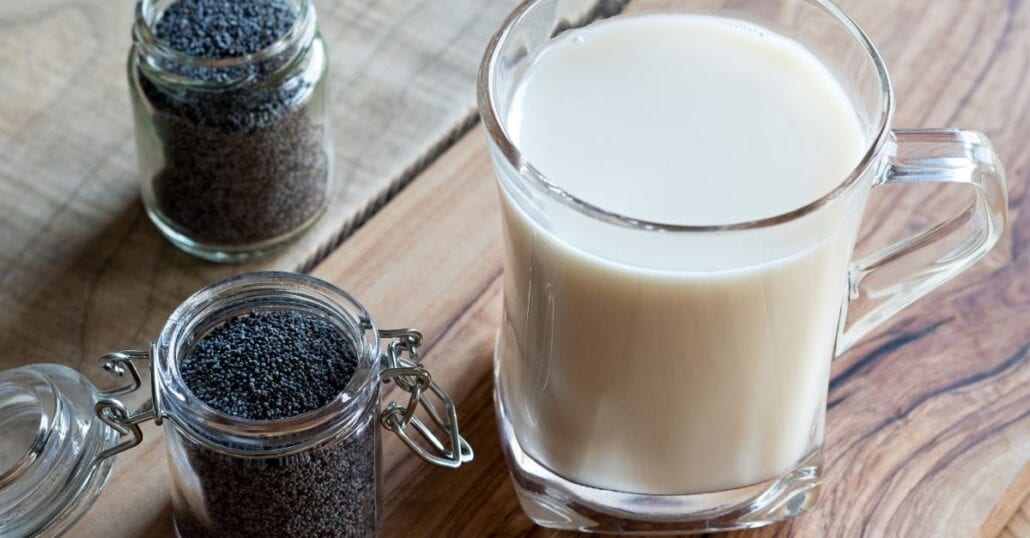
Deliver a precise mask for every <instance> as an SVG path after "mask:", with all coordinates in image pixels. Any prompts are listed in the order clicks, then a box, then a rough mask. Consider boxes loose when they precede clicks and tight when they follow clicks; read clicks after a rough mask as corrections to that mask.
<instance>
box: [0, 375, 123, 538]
mask: <svg viewBox="0 0 1030 538" xmlns="http://www.w3.org/2000/svg"><path fill="white" fill-rule="evenodd" d="M105 397H106V394H105V393H102V392H100V391H98V390H97V388H96V387H95V386H94V385H93V384H92V383H91V382H90V381H89V380H88V379H86V378H85V377H84V376H83V375H82V374H80V373H79V372H77V371H75V370H73V369H71V368H69V367H67V366H61V365H57V364H34V365H31V366H23V367H21V368H15V369H13V370H5V371H0V535H3V536H29V535H42V536H54V535H57V534H60V533H61V532H62V531H64V530H65V529H67V528H68V527H69V526H71V524H72V523H74V522H75V521H76V520H77V519H78V518H79V517H80V516H81V515H82V514H83V513H85V511H86V510H87V509H88V508H89V507H90V505H91V504H93V501H94V500H96V498H97V495H99V494H100V491H101V490H102V489H103V487H104V484H105V483H106V482H107V479H108V477H109V476H110V474H111V467H112V465H113V463H114V458H108V457H105V456H106V454H104V451H105V450H107V449H109V448H111V447H113V446H115V445H116V444H117V442H118V438H119V434H118V431H116V430H115V429H114V428H112V427H110V426H108V425H107V424H105V423H104V422H103V421H102V420H101V419H99V418H98V416H97V414H96V411H95V409H96V405H97V403H98V402H100V401H101V400H103V399H104V398H105Z"/></svg>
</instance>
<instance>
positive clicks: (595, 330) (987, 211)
mask: <svg viewBox="0 0 1030 538" xmlns="http://www.w3.org/2000/svg"><path fill="white" fill-rule="evenodd" d="M599 5H600V6H601V7H600V8H598V6H599ZM624 5H625V2H601V3H600V4H598V2H596V1H594V0H533V1H527V2H524V3H523V4H521V5H520V6H519V7H518V8H517V9H516V10H515V12H513V13H512V14H511V16H510V17H509V18H508V19H507V21H506V22H505V23H504V25H503V27H502V28H501V29H500V31H498V33H497V34H496V35H495V36H494V38H493V40H492V41H491V42H490V44H489V46H488V48H487V51H486V56H485V58H484V60H483V64H482V67H481V70H480V78H479V107H480V113H481V116H482V118H483V122H484V125H485V127H486V131H487V136H488V142H489V148H490V152H491V157H492V159H493V164H494V169H495V172H496V174H497V179H498V187H499V191H500V199H501V207H502V221H503V224H504V239H505V256H506V257H505V284H504V320H503V324H502V326H501V328H500V330H499V335H498V341H497V347H496V350H495V358H494V361H495V402H496V408H497V418H498V422H499V425H500V430H501V436H502V447H503V449H504V451H505V455H506V458H507V461H508V464H509V467H510V470H511V474H512V477H513V481H514V485H515V489H516V492H517V494H518V497H519V501H520V503H521V504H522V507H523V509H524V510H525V512H526V513H527V514H528V515H529V516H530V517H531V518H532V519H533V520H534V521H535V522H536V523H538V524H540V525H543V526H547V527H556V528H565V529H577V530H585V531H600V532H706V531H712V530H726V529H736V528H748V527H756V526H760V525H764V524H768V523H771V522H775V521H779V520H782V519H786V518H789V517H793V516H796V515H799V514H802V513H804V512H805V511H806V510H808V509H809V508H811V507H812V506H813V505H814V503H815V501H816V499H817V498H818V494H819V482H820V476H821V465H822V460H821V446H822V442H823V431H824V422H825V408H826V395H827V389H828V382H829V368H830V361H831V360H832V358H833V357H835V356H837V355H839V354H840V353H842V352H844V351H845V350H847V349H848V348H849V347H850V346H851V345H852V344H854V343H855V342H856V341H857V340H858V339H859V338H861V337H862V336H863V335H865V334H866V333H868V332H869V331H870V330H871V329H873V328H874V327H876V326H877V325H879V324H880V323H882V322H883V321H884V320H886V319H887V318H889V317H890V316H892V315H894V314H895V313H897V312H898V311H899V310H901V309H902V308H904V307H905V306H907V305H908V304H910V303H911V302H913V301H915V300H916V299H918V298H919V297H921V296H923V295H925V294H926V293H928V292H929V291H931V290H932V289H934V288H935V287H937V286H939V285H940V284H942V283H944V282H945V281H947V280H948V279H950V278H952V277H954V276H955V275H957V274H959V273H960V272H962V271H963V270H964V269H966V268H967V267H969V266H970V265H971V264H973V263H974V262H975V261H977V260H978V259H979V258H981V257H982V256H983V255H984V254H985V253H986V252H987V251H988V250H990V248H991V247H992V246H993V245H994V243H995V242H996V241H997V240H998V237H999V235H1000V234H1001V232H1002V229H1003V227H1004V224H1005V219H1006V207H1007V199H1006V196H1007V195H1006V188H1005V180H1004V172H1003V170H1002V167H1001V164H1000V163H999V162H998V158H997V156H996V154H995V152H994V149H993V148H992V147H991V144H990V142H989V141H988V140H987V139H986V138H985V137H984V136H983V135H981V134H979V133H975V132H970V131H962V130H957V129H922V130H908V129H895V128H894V127H893V125H892V117H893V111H894V96H893V92H892V89H891V85H890V80H889V78H888V75H887V71H886V69H885V67H884V65H883V61H882V59H881V58H880V56H879V54H878V53H877V51H876V49H875V48H874V47H873V45H872V44H871V43H870V41H869V39H868V38H867V37H866V35H865V34H864V33H863V32H862V31H861V30H860V29H859V28H858V26H857V25H856V24H855V23H854V22H853V21H852V20H851V19H849V18H848V17H847V15H845V14H844V13H843V12H842V11H841V10H840V9H839V8H838V7H837V6H835V5H834V4H832V3H831V2H829V1H826V0H772V1H770V0H727V1H712V0H653V1H649V0H641V1H635V2H632V3H630V5H629V8H627V9H626V10H625V11H624V12H623V14H625V13H627V12H632V14H640V13H647V12H673V13H699V14H713V15H717V16H721V17H728V18H734V19H739V20H742V21H745V22H747V23H751V24H756V25H758V26H761V27H765V28H768V29H771V30H773V31H775V32H777V33H779V34H782V35H786V36H789V37H790V38H792V39H794V40H796V41H798V42H800V43H801V44H802V45H803V46H804V47H805V48H807V49H808V50H810V51H811V52H813V53H814V54H815V55H816V56H817V57H818V58H819V59H820V60H821V61H822V62H823V63H824V64H825V65H826V66H827V67H828V68H829V70H830V71H831V72H832V73H833V75H834V77H835V78H837V79H838V81H839V82H840V84H841V86H842V87H843V88H844V89H845V91H846V92H847V93H848V95H849V97H850V99H851V100H852V102H853V105H854V109H855V110H856V112H857V113H858V114H859V116H860V120H861V125H862V127H863V130H864V136H865V140H866V141H867V144H868V145H867V148H866V151H865V153H864V156H863V158H862V160H861V162H860V163H859V165H858V166H857V167H856V168H855V169H854V170H853V171H852V172H851V173H850V174H849V175H848V176H847V177H843V178H841V180H840V182H839V184H838V185H837V186H836V187H835V188H834V189H833V190H832V191H831V192H828V193H826V194H825V195H824V196H822V197H821V198H820V199H818V200H816V201H814V202H812V203H810V204H808V205H805V206H803V207H800V208H797V209H795V210H793V211H789V212H787V213H784V214H780V215H777V216H774V217H770V218H766V219H762V220H757V221H751V222H740V223H735V224H729V225H723V224H720V225H710V226H708V225H690V226H687V225H678V224H667V223H661V222H647V221H642V220H640V219H636V218H631V217H628V216H625V215H620V214H617V213H613V212H610V211H606V210H604V209H601V208H599V207H596V206H594V205H592V204H591V203H590V201H588V200H582V199H579V198H577V197H575V196H574V195H572V194H570V193H568V192H566V191H564V190H563V189H562V188H561V187H559V186H558V185H557V184H556V183H558V182H555V181H552V180H551V178H548V177H546V176H545V175H543V174H541V173H540V171H539V170H537V169H536V168H535V167H534V166H533V163H531V162H529V161H527V160H526V159H525V158H524V156H523V155H522V153H521V152H520V149H519V147H518V146H517V145H516V144H515V143H514V142H513V140H512V137H511V136H510V133H509V131H508V128H507V125H506V122H507V118H508V111H509V107H510V105H511V104H512V99H513V93H514V90H515V88H516V86H517V84H518V83H519V81H520V78H521V77H522V75H523V74H524V73H526V70H527V68H528V67H529V66H530V65H531V63H532V61H533V60H534V59H535V58H536V57H537V55H538V53H539V52H540V51H541V50H542V49H543V48H545V47H547V46H548V44H549V43H551V42H552V41H553V40H554V39H556V38H557V37H558V36H560V35H561V34H562V33H563V32H565V31H567V30H569V29H571V28H577V27H582V26H584V25H585V24H588V23H587V22H586V21H590V20H596V19H597V18H598V15H599V14H600V15H606V13H603V12H602V13H599V9H600V10H601V11H603V10H604V9H606V8H622V7H624ZM623 14H620V15H618V16H623ZM912 183H959V184H964V185H965V186H967V187H968V189H966V190H967V192H968V193H969V195H970V200H971V201H970V203H969V205H968V206H967V207H966V208H965V209H964V210H962V211H961V212H959V213H957V214H954V215H941V219H940V223H939V224H937V225H935V226H932V227H930V228H928V229H926V230H925V231H923V232H921V233H918V234H916V235H913V236H911V237H909V238H907V239H904V240H902V241H900V242H897V243H895V244H892V245H888V246H886V247H883V248H881V249H880V250H878V251H876V252H874V253H873V254H871V255H868V256H866V257H863V258H860V259H853V258H854V256H853V249H854V244H855V241H856V237H857V235H858V230H859V225H860V221H861V218H862V213H863V210H864V208H865V203H866V199H867V197H868V194H869V192H870V190H871V189H872V188H883V189H894V188H898V186H899V185H900V184H912ZM920 188H925V189H927V190H928V191H929V190H931V189H933V187H932V186H925V187H920ZM569 229H576V230H578V233H576V234H575V235H574V236H573V235H572V234H569V233H567V231H568V230H569ZM584 230H587V232H586V233H584V232H583V231H584ZM594 232H596V233H594ZM590 238H603V240H602V239H597V240H592V239H590ZM627 244H632V245H633V247H634V248H633V249H631V250H629V249H624V248H620V245H627ZM646 251H651V252H657V253H662V252H681V253H682V252H687V253H692V252H705V253H707V252H718V253H719V255H718V256H697V257H693V256H661V255H657V256H651V257H647V258H646V259H643V258H640V257H639V256H638V255H637V253H639V252H646ZM755 268H758V269H755ZM656 274H658V275H661V276H660V278H661V279H663V283H662V290H663V291H662V293H661V294H657V295H658V297H657V298H656V296H655V294H650V295H651V296H649V297H644V295H647V294H645V293H641V292H640V290H641V289H643V288H642V285H641V282H643V281H644V280H647V279H650V280H652V281H653V280H654V279H656V278H659V277H656V276H654V275H656ZM698 279H701V280H700V281H701V282H704V283H705V291H704V293H703V294H698V293H696V290H697V289H698V286H697V282H699V280H698ZM705 279H708V280H705ZM651 284H653V282H650V283H648V284H647V285H648V286H650V285H651ZM626 290H631V291H626ZM684 290H687V291H684ZM689 290H695V292H690V291H689ZM699 295H703V297H702V298H700V299H699V298H698V296H699ZM752 299H753V300H755V301H761V304H762V308H760V309H758V308H738V307H735V306H732V305H734V304H743V303H746V302H747V301H749V300H752ZM727 305H729V306H727ZM670 312H678V315H684V312H686V314H685V315H686V316H687V318H688V319H689V323H685V324H684V325H683V326H682V327H675V328H674V330H666V329H668V328H669V327H670V324H669V322H668V316H669V315H670ZM657 327H660V328H661V329H662V330H656V328H657ZM726 327H731V328H732V330H728V329H726ZM719 331H723V332H722V333H721V334H724V335H725V336H726V338H724V340H718V339H713V338H712V336H711V335H712V334H713V333H716V332H719ZM701 341H704V342H705V346H706V351H705V352H698V351H696V350H695V351H692V349H693V348H694V347H695V346H696V344H697V342H701ZM712 342H715V344H713V343H712ZM719 342H724V343H719ZM720 346H721V347H723V348H726V349H720ZM730 348H732V349H730ZM706 354H707V355H706ZM716 359H718V360H716ZM630 365H631V366H630Z"/></svg>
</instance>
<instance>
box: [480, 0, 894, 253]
mask: <svg viewBox="0 0 1030 538" xmlns="http://www.w3.org/2000/svg"><path fill="white" fill-rule="evenodd" d="M545 1H548V0H526V1H524V2H522V3H521V4H519V6H518V7H517V8H515V10H514V11H513V12H512V13H511V14H510V15H508V18H507V19H505V21H504V23H503V24H502V25H501V28H500V29H499V30H498V31H497V33H495V34H494V36H493V37H492V38H491V39H490V42H489V44H487V47H486V53H485V54H484V56H483V60H482V63H481V64H480V67H479V76H478V81H477V88H476V95H477V100H478V102H479V115H480V117H481V118H482V121H483V125H484V127H485V128H486V132H487V136H488V138H489V139H490V142H491V143H492V144H493V145H494V146H495V147H496V148H497V149H498V150H499V151H500V153H501V155H502V156H503V158H504V159H505V161H506V162H507V164H509V165H510V166H512V167H514V168H515V169H517V170H518V171H519V174H520V176H521V177H522V178H524V181H523V183H526V184H528V185H529V186H530V187H531V188H532V189H533V190H534V191H536V192H539V193H542V194H543V195H544V196H546V197H548V198H550V199H552V200H554V201H557V202H558V203H560V204H562V205H564V206H566V207H569V208H571V209H573V210H574V211H576V212H578V213H580V214H583V215H585V216H587V217H590V218H592V219H596V220H599V221H602V222H606V223H609V224H614V225H617V226H621V227H624V228H631V229H636V230H643V231H658V232H708V233H711V232H728V231H740V230H752V229H759V228H769V227H773V226H776V225H778V224H783V223H786V222H791V221H794V220H797V219H799V218H801V217H803V216H805V215H807V214H809V213H812V212H813V211H815V210H817V209H819V208H821V207H823V206H824V205H827V204H829V203H830V202H832V201H833V200H835V199H837V198H840V197H841V196H843V195H844V194H846V193H847V192H849V191H850V190H851V189H852V187H854V186H855V185H856V184H857V183H858V182H859V181H858V180H859V179H860V178H861V177H862V176H863V175H864V174H865V172H866V170H867V169H868V168H869V167H870V166H871V165H873V164H874V163H875V161H876V159H877V156H878V155H879V154H880V152H881V150H882V149H883V147H884V146H885V145H886V143H887V140H888V138H889V137H888V135H889V133H890V125H891V123H892V119H893V116H894V91H893V88H892V86H891V81H890V76H889V75H888V73H887V68H886V66H885V65H884V62H883V58H882V57H881V56H880V53H879V51H877V50H876V47H875V46H874V45H873V43H872V41H871V40H870V39H869V37H868V36H867V35H866V34H865V32H864V31H862V29H861V28H860V27H859V26H858V24H857V23H856V22H855V21H854V20H853V19H852V18H851V17H849V16H848V15H847V14H846V13H845V12H844V11H843V10H841V9H840V8H839V7H838V6H837V5H836V4H834V3H833V2H832V1H830V0H806V1H807V2H809V3H811V4H815V5H816V6H818V7H820V8H821V9H822V10H823V11H825V12H826V13H828V14H829V15H831V16H832V17H833V18H834V19H836V20H837V22H838V23H839V24H841V25H842V26H843V27H844V28H845V29H846V30H847V32H848V33H849V34H850V35H851V37H852V38H853V39H854V40H855V41H856V42H858V43H859V44H860V45H861V47H862V49H863V50H864V51H865V52H866V57H867V59H869V60H870V61H871V62H872V64H873V66H874V68H875V71H876V76H877V78H878V79H879V82H880V90H881V99H882V101H881V105H882V106H881V112H880V116H879V118H878V123H877V127H876V135H875V136H874V137H873V138H872V141H871V142H870V143H869V146H868V147H867V148H866V151H865V152H864V154H863V156H862V159H861V160H860V161H859V162H858V164H857V165H856V166H855V167H854V169H852V171H851V172H850V173H849V174H848V176H847V177H846V178H845V179H844V180H843V181H842V182H841V183H839V184H838V185H837V186H836V187H834V188H833V189H832V190H830V191H829V192H828V193H826V194H824V195H823V196H821V197H820V198H819V199H817V200H815V201H813V202H809V203H808V204H806V205H804V206H801V207H799V208H796V209H792V210H790V211H787V212H784V213H780V214H778V215H774V216H771V217H766V218H762V219H757V220H751V221H744V222H734V223H730V224H718V225H692V224H674V223H666V222H656V221H649V220H645V219H639V218H635V217H631V216H627V215H623V214H620V213H617V212H614V211H609V210H607V209H603V208H601V207H599V206H597V205H594V204H592V203H590V202H587V201H585V200H583V199H582V198H579V197H577V196H575V195H573V194H572V193H570V192H568V191H566V190H565V189H563V188H561V187H560V186H558V185H557V184H556V183H554V182H553V181H551V180H550V179H548V178H547V176H545V175H544V174H543V173H542V172H540V170H538V169H537V168H536V167H535V166H534V165H533V164H532V163H530V162H529V160H528V159H526V158H525V156H524V155H523V154H522V152H521V150H519V148H518V147H517V146H516V144H515V142H514V141H513V140H512V139H511V137H510V136H509V135H508V131H507V129H506V128H505V127H504V123H503V122H502V121H501V119H500V115H499V113H498V110H497V106H496V100H495V97H494V91H493V88H494V84H495V74H494V71H495V66H496V64H497V62H498V56H499V53H500V50H501V48H502V47H503V46H504V45H506V44H507V42H508V40H509V39H510V38H511V35H512V33H513V30H514V28H515V27H516V26H517V25H519V24H520V23H521V22H522V19H523V18H524V17H525V16H527V14H529V13H530V12H531V11H532V10H533V9H534V8H536V7H537V6H538V5H540V4H541V3H543V2H545ZM587 24H589V23H587ZM582 26H583V25H578V26H573V27H572V28H570V29H575V28H576V27H582Z"/></svg>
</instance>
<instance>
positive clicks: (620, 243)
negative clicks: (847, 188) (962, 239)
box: [496, 14, 866, 494]
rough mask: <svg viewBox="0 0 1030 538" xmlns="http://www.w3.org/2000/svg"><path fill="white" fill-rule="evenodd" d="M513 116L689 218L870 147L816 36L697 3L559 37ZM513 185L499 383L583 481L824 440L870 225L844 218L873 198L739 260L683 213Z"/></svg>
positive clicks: (751, 467)
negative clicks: (536, 193) (837, 351)
mask: <svg viewBox="0 0 1030 538" xmlns="http://www.w3.org/2000/svg"><path fill="white" fill-rule="evenodd" d="M505 128H506V129H507V131H508V133H509V135H510V136H511V137H512V139H513V140H514V141H515V143H516V146H517V147H518V148H519V149H520V151H521V152H522V153H523V155H524V156H525V158H526V160H527V161H528V162H530V163H531V164H532V165H534V166H535V167H536V168H537V169H538V170H540V171H541V172H542V173H543V174H544V175H545V176H546V177H547V179H548V180H549V181H551V182H553V183H554V184H556V185H558V186H559V187H561V188H563V189H564V190H566V191H568V192H569V193H571V194H573V195H574V196H577V197H579V198H580V199H582V200H584V201H586V202H588V203H590V204H593V205H595V206H598V207H600V208H602V209H604V210H607V211H610V212H615V213H619V214H622V215H626V216H629V217H633V218H637V219H643V220H648V221H656V222H663V223H673V224H697V225H710V224H727V223H736V222H745V221H750V220H755V219H760V218H765V217H770V216H774V215H778V214H781V213H784V212H787V211H790V210H793V209H796V208H799V207H801V206H803V205H805V204H807V203H809V202H811V201H813V200H816V199H818V198H819V197H821V196H823V195H825V194H826V193H828V192H830V191H832V190H833V189H834V188H835V187H836V186H837V185H839V184H840V183H841V182H843V181H844V179H845V178H846V177H847V176H848V174H849V173H850V172H851V170H852V169H853V168H854V167H855V166H856V165H857V163H858V162H859V160H860V158H861V155H862V152H863V151H864V149H865V147H866V136H865V134H864V132H863V129H862V126H861V124H860V122H859V119H858V115H857V114H856V111H855V110H854V108H853V106H852V104H851V101H850V100H849V99H848V97H847V95H846V93H845V91H844V90H843V89H842V88H841V86H840V85H839V84H838V83H837V82H836V81H835V79H834V78H833V76H832V75H831V74H830V72H829V70H828V69H827V68H826V67H825V66H824V65H823V64H822V63H821V62H820V61H819V60H818V59H817V58H816V57H815V56H814V55H813V54H812V53H811V52H809V51H808V50H806V49H805V48H803V47H802V46H801V45H799V44H798V43H796V42H794V41H792V40H790V39H788V38H786V37H783V36H780V35H777V34H774V33H772V32H770V31H768V30H766V29H763V28H759V27H756V26H753V25H750V24H746V23H742V22H738V21H733V20H731V19H724V18H716V17H708V16H692V15H679V14H676V15H674V14H668V15H666V14H660V15H638V16H625V17H617V18H615V19H612V20H609V21H606V22H602V23H599V24H595V25H593V26H590V27H588V28H585V29H580V30H576V31H573V32H567V33H566V34H564V35H563V36H561V37H560V38H558V39H556V40H555V41H554V42H553V43H552V44H551V45H550V46H549V47H548V48H546V49H545V50H544V51H543V52H542V53H541V55H540V56H539V57H538V58H537V59H536V61H535V62H534V64H533V66H532V67H531V68H530V69H529V70H528V71H527V72H526V73H525V75H524V76H523V78H522V80H521V81H520V83H519V85H518V87H517V88H516V90H515V92H514V94H513V98H512V102H511V105H510V109H509V111H508V114H507V124H506V126H505ZM501 190H502V193H501V202H502V209H503V214H504V224H505V236H506V256H507V264H506V272H505V321H504V326H503V327H502V329H501V331H500V338H499V341H498V347H497V362H496V367H497V378H498V390H499V394H500V397H501V399H502V403H503V404H504V408H505V411H506V413H507V416H508V418H509V419H510V420H511V423H512V426H513V427H514V430H515V432H516V436H517V438H518V441H519V443H520V445H522V448H523V449H524V450H525V451H526V452H527V453H528V454H529V455H531V456H532V457H533V458H534V459H536V460H537V461H539V462H540V463H541V464H543V465H545V466H547V467H548V468H550V469H552V470H553V471H555V472H556V473H558V474H559V475H562V476H564V477H565V478H567V479H570V480H573V481H575V482H578V483H581V484H586V485H592V486H597V487H603V488H607V489H614V490H619V491H629V492H640V493H655V494H687V493H702V492H711V491H719V490H726V489H732V488H737V487H742V486H745V485H751V484H756V483H759V482H762V481H765V480H768V479H771V478H774V477H776V476H777V475H779V474H781V473H784V472H786V471H788V470H790V469H791V468H793V467H794V464H795V463H796V462H798V461H799V460H800V459H802V458H803V457H804V456H805V455H806V454H807V453H808V452H809V451H811V450H812V449H813V448H814V447H816V446H817V445H818V444H819V443H820V442H821V436H822V431H821V424H822V410H823V407H824V405H825V397H826V390H827V381H828V372H829V364H830V360H831V356H832V350H833V344H834V337H835V334H836V326H837V319H838V316H839V312H840V305H841V303H842V300H843V296H842V293H843V289H844V282H845V272H846V266H847V262H848V258H849V256H850V253H851V247H852V243H853V235H854V229H853V227H850V226H844V225H843V224H841V223H844V222H845V221H846V220H847V221H850V220H857V219H850V220H848V219H843V218H842V219H843V220H842V219H834V218H827V219H823V221H817V222H816V224H814V225H815V226H822V225H825V226H826V227H827V229H826V230H817V231H819V232H820V233H819V234H816V235H817V236H818V240H812V239H811V237H812V233H811V232H812V230H811V229H806V228H805V227H804V226H799V227H797V229H798V231H797V232H796V233H794V232H787V235H784V234H783V233H780V235H775V234H771V235H769V236H768V237H769V240H770V241H776V242H777V243H776V246H777V247H778V248H779V247H784V248H779V250H784V249H785V250H786V251H788V254H786V255H779V254H777V255H776V256H774V257H772V258H770V259H767V260H763V261H761V262H759V263H749V264H744V265H742V266H739V267H738V266H734V265H733V262H732V261H731V260H732V259H733V256H734V255H735V254H734V250H737V249H735V248H734V243H733V241H735V239H733V240H731V239H728V237H729V236H725V238H715V239H713V241H714V242H713V243H712V245H713V247H712V248H701V249H680V248H677V247H676V245H678V243H676V242H675V241H676V240H675V239H674V238H669V239H668V242H665V241H666V239H664V238H666V237H669V234H666V235H664V236H662V235H655V234H661V233H662V232H635V231H628V230H625V229H621V228H619V227H617V226H612V225H610V224H603V223H598V222H596V221H595V222H590V219H585V218H583V217H582V216H578V217H570V216H568V215H565V214H564V213H562V211H559V210H555V211H553V212H551V211H549V210H548V209H547V208H546V207H544V208H543V209H541V208H540V207H536V208H531V207H529V206H528V205H526V204H525V203H524V202H520V201H519V199H518V196H516V195H514V193H513V192H510V191H509V190H508V189H507V188H502V189H501ZM565 211H566V213H567V210H565ZM827 222H828V223H835V224H825V223H827ZM820 223H821V224H820ZM838 224H840V226H838ZM809 228H811V227H809ZM837 228H839V229H837ZM629 233H638V234H640V233H648V234H652V235H650V236H648V237H647V238H646V240H642V241H635V240H632V239H629V238H628V236H627V235H626V234H629ZM791 234H793V235H791ZM745 239H747V236H742V239H741V241H744V240H745ZM704 240H708V238H704ZM750 240H751V241H752V243H753V244H754V245H762V244H763V243H762V240H760V239H755V237H750ZM727 241H729V244H727ZM795 242H796V243H797V244H796V248H795V245H794V243H795ZM747 245H748V244H746V243H744V242H742V243H740V245H739V247H740V248H742V249H745V250H746V249H751V248H753V247H752V246H747ZM773 250H776V249H773ZM606 252H608V253H609V254H610V255H609V254H606Z"/></svg>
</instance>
